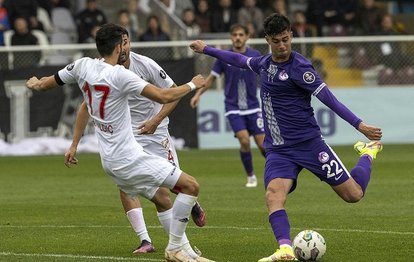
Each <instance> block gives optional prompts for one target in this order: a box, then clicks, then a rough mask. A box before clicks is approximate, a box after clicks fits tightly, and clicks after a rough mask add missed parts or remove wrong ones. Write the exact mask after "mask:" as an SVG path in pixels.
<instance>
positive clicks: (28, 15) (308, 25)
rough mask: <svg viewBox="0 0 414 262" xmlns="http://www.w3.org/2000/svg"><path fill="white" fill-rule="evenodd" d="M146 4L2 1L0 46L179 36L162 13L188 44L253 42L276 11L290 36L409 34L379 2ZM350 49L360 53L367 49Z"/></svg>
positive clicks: (185, 0) (162, 0) (174, 0)
mask: <svg viewBox="0 0 414 262" xmlns="http://www.w3.org/2000/svg"><path fill="white" fill-rule="evenodd" d="M151 1H153V0H124V1H117V2H116V3H114V1H109V2H108V1H107V2H105V0H77V1H70V0H0V45H37V44H42V43H41V42H42V41H44V42H47V43H48V44H52V45H53V44H73V43H93V42H94V41H95V40H94V38H95V34H96V31H97V30H98V29H99V27H100V26H101V25H102V24H105V23H107V22H113V23H117V24H120V25H122V26H124V27H125V28H127V30H128V32H129V35H130V39H131V41H133V42H137V41H169V40H173V39H177V38H176V36H175V35H173V34H172V31H173V27H174V26H175V25H174V24H173V23H171V19H170V20H169V19H168V18H166V16H167V17H170V18H171V17H175V19H179V20H180V21H181V22H182V24H183V25H184V26H185V28H186V30H185V31H186V32H185V33H186V34H185V35H186V37H187V38H188V39H194V38H198V37H199V36H200V34H203V36H204V38H205V39H206V38H207V36H208V38H214V35H215V34H216V35H219V34H221V37H222V34H223V33H228V31H229V29H230V26H231V25H232V24H234V23H240V24H242V25H245V26H247V28H248V29H249V33H250V37H252V38H255V37H263V36H264V31H263V20H264V19H265V18H266V17H267V16H268V15H270V14H272V13H274V12H277V13H281V14H284V15H286V16H288V17H289V18H290V20H291V21H292V32H293V34H294V36H295V37H312V36H348V35H350V36H354V35H360V36H361V35H362V36H365V35H399V34H406V33H407V32H406V26H407V24H404V23H403V22H402V21H398V20H397V21H395V19H394V18H395V17H396V16H395V14H390V13H389V8H388V2H387V1H380V0H214V1H213V0H156V1H158V3H159V5H161V6H163V9H164V11H165V12H164V13H163V12H159V11H158V10H152V7H151V6H152V5H151V4H150V2H151ZM115 7H116V8H115ZM410 15H411V14H410ZM412 15H413V17H414V13H412ZM42 34H43V36H42ZM380 48H382V49H381V50H380V51H381V52H382V53H384V54H385V56H386V59H385V60H387V63H391V64H393V63H394V64H395V63H399V62H400V61H401V59H402V57H401V56H398V55H396V56H393V60H392V61H390V59H388V58H389V57H390V56H388V55H389V54H390V50H396V47H395V46H393V45H391V44H390V45H382V47H380ZM309 50H310V51H311V49H309ZM371 51H373V50H371ZM375 51H376V50H375ZM355 52H359V53H361V54H362V55H364V54H367V53H369V52H370V50H364V49H363V48H362V49H360V50H359V49H358V50H357V51H355ZM308 53H309V52H308ZM359 53H358V54H359ZM394 54H395V52H394ZM26 55H32V56H33V53H32V54H26ZM305 55H306V56H308V57H310V54H305ZM36 57H37V58H36ZM34 58H35V59H33V57H32V59H24V58H22V59H16V61H19V62H18V63H19V66H20V67H21V66H22V63H24V61H31V62H30V63H38V61H39V59H40V55H39V54H38V55H36V56H34ZM51 59H52V58H51ZM359 61H361V65H359V67H360V68H363V67H366V66H365V65H364V64H363V63H366V61H368V60H367V59H365V58H364V59H359ZM376 62H378V61H376ZM376 62H375V63H376ZM379 62H381V61H379ZM26 66H27V65H26ZM15 67H16V66H15ZM390 67H392V65H390Z"/></svg>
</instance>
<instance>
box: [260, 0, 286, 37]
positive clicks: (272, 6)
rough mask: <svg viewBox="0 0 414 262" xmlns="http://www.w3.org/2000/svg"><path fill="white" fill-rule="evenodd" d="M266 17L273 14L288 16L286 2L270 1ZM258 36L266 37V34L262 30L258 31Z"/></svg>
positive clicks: (265, 10)
mask: <svg viewBox="0 0 414 262" xmlns="http://www.w3.org/2000/svg"><path fill="white" fill-rule="evenodd" d="M263 13H264V17H268V16H270V15H271V14H274V13H278V14H281V15H284V16H288V8H287V5H286V1H285V0H270V1H269V6H268V7H267V8H266V9H264V12H263ZM258 32H259V33H258V36H259V37H265V35H266V34H265V32H264V31H263V29H262V30H258Z"/></svg>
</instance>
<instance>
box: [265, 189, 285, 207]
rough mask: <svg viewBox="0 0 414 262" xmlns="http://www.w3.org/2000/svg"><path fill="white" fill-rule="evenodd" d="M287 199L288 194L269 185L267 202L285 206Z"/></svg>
mask: <svg viewBox="0 0 414 262" xmlns="http://www.w3.org/2000/svg"><path fill="white" fill-rule="evenodd" d="M285 201H286V195H284V194H281V192H278V191H277V190H275V189H273V188H270V187H268V188H267V190H266V202H267V203H268V205H278V206H283V205H284V203H285Z"/></svg>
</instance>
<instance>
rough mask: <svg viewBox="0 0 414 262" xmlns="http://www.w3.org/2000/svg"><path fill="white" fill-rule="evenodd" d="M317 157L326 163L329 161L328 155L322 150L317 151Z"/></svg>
mask: <svg viewBox="0 0 414 262" xmlns="http://www.w3.org/2000/svg"><path fill="white" fill-rule="evenodd" d="M318 159H319V162H321V163H326V162H328V161H329V155H328V153H326V152H325V151H322V152H320V153H319V157H318Z"/></svg>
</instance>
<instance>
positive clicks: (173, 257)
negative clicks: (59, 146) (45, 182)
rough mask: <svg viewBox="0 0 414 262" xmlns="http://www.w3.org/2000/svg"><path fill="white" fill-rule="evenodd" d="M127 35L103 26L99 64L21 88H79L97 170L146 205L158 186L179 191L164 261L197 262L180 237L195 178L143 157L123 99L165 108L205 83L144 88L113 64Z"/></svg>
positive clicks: (80, 63)
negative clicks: (92, 134) (91, 130)
mask: <svg viewBox="0 0 414 262" xmlns="http://www.w3.org/2000/svg"><path fill="white" fill-rule="evenodd" d="M126 34H127V33H126V30H125V29H124V28H122V27H120V26H117V25H114V24H106V25H103V26H102V27H101V29H99V31H98V32H97V35H96V46H97V49H98V52H99V54H100V55H101V56H102V57H103V59H91V58H88V57H84V58H81V59H78V60H76V61H75V62H74V63H72V64H70V65H68V66H67V67H65V68H64V69H62V70H60V71H59V72H57V73H56V74H55V75H52V76H48V77H42V78H41V79H38V78H37V77H32V78H30V79H29V80H28V81H27V83H26V85H27V87H28V88H30V89H33V90H38V91H45V90H48V89H51V88H55V87H57V86H62V85H64V84H65V83H77V84H78V85H79V88H80V89H81V90H82V92H83V95H84V99H85V101H86V105H87V110H88V112H89V114H90V116H91V117H92V118H93V122H94V125H95V133H96V136H97V138H98V142H99V153H100V156H101V162H102V167H103V169H104V171H105V172H106V173H107V174H108V175H109V176H110V177H111V178H112V180H113V181H114V182H115V184H116V185H117V186H118V187H119V188H120V189H121V190H122V191H123V192H124V193H126V194H128V195H137V194H140V195H142V196H144V197H145V198H147V199H150V200H151V199H152V198H154V195H155V193H156V191H157V190H158V188H159V187H160V186H164V187H167V188H169V189H174V188H175V189H178V188H179V189H180V190H179V191H180V193H178V195H177V197H176V199H175V201H174V204H173V208H172V219H171V224H170V230H169V241H168V245H167V247H166V249H165V259H166V261H167V262H181V261H185V262H197V261H198V260H196V259H192V258H191V257H190V256H189V255H188V253H187V252H186V251H185V250H183V249H182V237H183V235H184V233H185V230H186V227H187V224H188V221H189V216H190V213H191V209H192V207H193V206H194V204H195V201H196V200H197V196H198V192H199V185H198V183H197V181H196V179H195V178H193V177H192V176H190V175H188V174H186V173H185V172H183V171H181V170H180V169H179V168H178V167H176V166H174V165H173V164H171V163H170V162H168V161H167V160H165V159H164V158H161V157H159V156H154V155H149V154H147V153H146V152H144V150H143V148H142V146H141V145H140V144H139V143H138V142H137V141H136V140H135V138H134V135H133V133H132V131H131V129H132V126H131V115H130V110H129V107H128V96H129V95H130V94H134V93H138V94H141V95H143V96H145V97H147V98H150V99H152V100H155V101H157V102H159V103H163V104H164V103H169V102H172V101H175V100H178V99H180V98H181V97H183V96H184V95H186V94H188V93H189V92H190V91H192V90H194V89H196V88H200V87H202V86H203V85H204V78H203V77H201V76H196V77H194V78H193V79H192V81H191V82H189V83H187V84H185V85H182V86H179V87H176V88H171V89H160V88H157V87H156V86H154V85H152V84H149V83H148V82H146V81H144V80H143V79H141V78H140V77H139V76H137V75H136V74H134V73H132V72H131V71H129V70H127V69H125V68H124V67H123V66H120V65H117V64H118V63H119V60H120V56H121V54H122V52H123V45H122V38H123V36H124V35H126ZM72 153H73V154H72V155H70V156H68V158H67V161H68V162H69V163H76V162H77V159H76V158H75V154H76V151H75V152H72Z"/></svg>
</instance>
